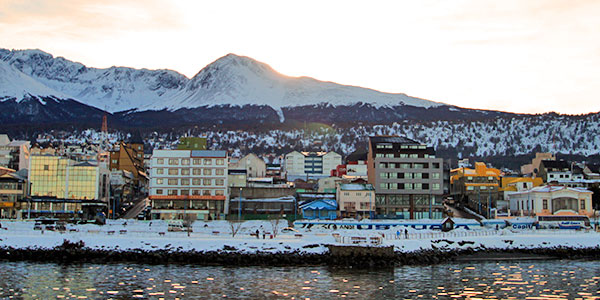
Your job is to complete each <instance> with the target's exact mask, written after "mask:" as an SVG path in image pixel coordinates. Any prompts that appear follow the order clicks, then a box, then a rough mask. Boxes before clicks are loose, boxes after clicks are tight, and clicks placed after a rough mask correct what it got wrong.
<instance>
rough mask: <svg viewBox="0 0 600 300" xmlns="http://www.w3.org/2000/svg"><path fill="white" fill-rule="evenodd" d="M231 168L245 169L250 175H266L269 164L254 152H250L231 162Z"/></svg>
mask: <svg viewBox="0 0 600 300" xmlns="http://www.w3.org/2000/svg"><path fill="white" fill-rule="evenodd" d="M229 169H230V170H245V171H246V175H247V176H248V177H252V178H256V177H266V176H267V164H266V163H265V161H264V160H262V159H261V158H260V157H258V156H256V154H254V153H250V154H248V155H246V156H244V157H242V158H240V159H239V160H236V161H233V160H232V162H230V163H229Z"/></svg>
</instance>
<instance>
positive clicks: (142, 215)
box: [137, 211, 146, 220]
mask: <svg viewBox="0 0 600 300" xmlns="http://www.w3.org/2000/svg"><path fill="white" fill-rule="evenodd" d="M137 219H138V220H146V213H145V212H143V211H142V212H141V213H139V214H138V215H137Z"/></svg>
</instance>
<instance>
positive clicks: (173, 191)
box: [168, 190, 177, 196]
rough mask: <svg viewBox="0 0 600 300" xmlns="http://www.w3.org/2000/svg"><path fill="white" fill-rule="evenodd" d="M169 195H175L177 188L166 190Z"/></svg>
mask: <svg viewBox="0 0 600 300" xmlns="http://www.w3.org/2000/svg"><path fill="white" fill-rule="evenodd" d="M168 193H169V196H177V190H168Z"/></svg>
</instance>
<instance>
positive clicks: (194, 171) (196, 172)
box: [192, 168, 202, 175]
mask: <svg viewBox="0 0 600 300" xmlns="http://www.w3.org/2000/svg"><path fill="white" fill-rule="evenodd" d="M192 174H194V175H202V169H199V168H194V169H193V170H192Z"/></svg>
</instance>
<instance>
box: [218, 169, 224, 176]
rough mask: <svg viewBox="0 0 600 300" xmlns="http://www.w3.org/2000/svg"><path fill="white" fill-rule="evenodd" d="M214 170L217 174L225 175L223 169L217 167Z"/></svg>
mask: <svg viewBox="0 0 600 300" xmlns="http://www.w3.org/2000/svg"><path fill="white" fill-rule="evenodd" d="M216 172H217V173H216V174H217V175H225V170H223V169H217V170H216Z"/></svg>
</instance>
